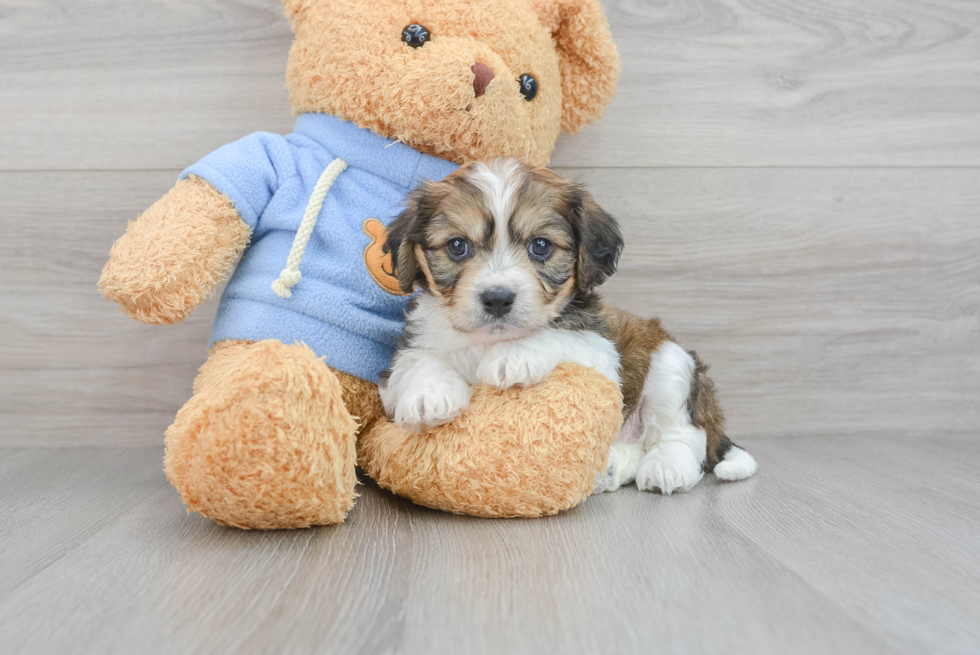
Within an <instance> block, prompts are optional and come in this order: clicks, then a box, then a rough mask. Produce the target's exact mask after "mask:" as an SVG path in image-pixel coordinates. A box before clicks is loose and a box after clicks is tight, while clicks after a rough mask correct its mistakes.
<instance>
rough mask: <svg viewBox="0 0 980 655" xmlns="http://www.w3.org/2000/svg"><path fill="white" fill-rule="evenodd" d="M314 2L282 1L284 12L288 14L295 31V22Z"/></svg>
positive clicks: (299, 0) (306, 0) (307, 0)
mask: <svg viewBox="0 0 980 655" xmlns="http://www.w3.org/2000/svg"><path fill="white" fill-rule="evenodd" d="M313 2H314V0H282V10H283V11H284V12H286V18H288V19H289V24H290V25H292V26H293V28H294V29H295V22H294V21H295V20H296V19H297V18H298V17H300V15H301V14H302V13H303V12H304V11H305V10H306V9H308V8H309V6H310V5H311V4H313Z"/></svg>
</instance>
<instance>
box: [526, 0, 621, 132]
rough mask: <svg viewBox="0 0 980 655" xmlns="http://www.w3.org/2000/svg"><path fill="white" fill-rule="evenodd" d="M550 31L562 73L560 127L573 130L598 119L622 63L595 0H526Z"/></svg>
mask: <svg viewBox="0 0 980 655" xmlns="http://www.w3.org/2000/svg"><path fill="white" fill-rule="evenodd" d="M531 7H532V8H533V9H534V12H535V13H536V14H537V15H538V20H540V21H541V23H542V24H543V25H544V26H545V27H546V28H548V29H549V30H551V36H552V38H553V39H554V40H555V46H556V47H557V48H558V67H559V70H560V72H561V94H562V114H561V130H562V132H568V133H570V134H577V133H578V132H580V131H581V130H582V128H584V127H585V126H586V125H588V124H589V123H592V122H594V121H597V120H599V119H600V118H601V117H602V114H603V113H604V112H605V110H606V107H607V106H608V105H609V103H610V102H611V101H612V98H613V95H614V94H615V93H616V85H617V84H618V83H619V73H620V71H621V69H622V65H621V63H620V61H619V52H618V51H617V50H616V44H615V43H614V42H613V39H612V34H611V33H610V32H609V23H608V21H607V20H606V15H605V14H603V13H602V7H601V6H600V5H599V2H598V0H531Z"/></svg>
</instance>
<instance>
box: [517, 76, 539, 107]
mask: <svg viewBox="0 0 980 655" xmlns="http://www.w3.org/2000/svg"><path fill="white" fill-rule="evenodd" d="M520 82H521V95H522V96H524V99H525V100H527V101H528V102H530V101H532V100H534V96H536V95H538V81H537V80H536V79H534V77H533V76H531V75H528V74H527V73H524V74H523V75H521V80H520Z"/></svg>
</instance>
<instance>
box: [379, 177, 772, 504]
mask: <svg viewBox="0 0 980 655" xmlns="http://www.w3.org/2000/svg"><path fill="white" fill-rule="evenodd" d="M406 207H407V209H405V211H404V212H402V214H401V215H400V216H399V217H398V218H397V219H396V220H395V221H394V222H393V223H392V224H391V228H390V230H389V232H388V239H387V242H386V244H385V252H387V253H390V254H391V256H392V263H393V265H394V267H395V270H396V273H397V276H398V281H399V285H400V286H401V288H402V290H403V291H405V292H410V291H411V290H412V289H415V288H418V289H419V290H420V291H421V293H420V294H419V295H418V296H417V298H416V299H415V300H414V302H413V304H412V305H410V308H409V311H408V315H407V325H406V328H405V335H404V337H403V340H402V343H401V344H400V346H399V349H398V352H397V354H396V355H395V358H394V360H393V361H392V366H391V369H390V370H389V371H387V372H386V374H384V375H383V376H382V385H381V399H382V401H383V403H384V406H385V410H386V411H387V413H388V416H389V417H390V418H392V419H393V420H394V421H395V422H396V423H398V424H399V425H400V426H402V427H403V428H405V429H407V430H411V431H415V430H423V429H426V428H430V427H433V426H437V425H441V424H443V423H447V422H449V421H451V420H452V419H453V418H455V417H456V416H458V415H459V414H460V413H462V412H463V411H464V410H465V409H466V408H467V406H468V405H469V402H470V396H471V394H472V389H473V385H476V384H479V383H483V384H488V385H492V386H494V387H498V388H507V387H511V386H513V385H518V384H519V385H531V384H536V383H538V382H541V381H542V380H544V379H545V378H547V377H548V375H549V374H550V373H551V371H552V370H553V369H554V368H555V366H557V365H558V364H559V363H560V362H575V363H577V364H581V365H583V366H588V367H593V368H595V369H596V370H597V371H599V372H600V373H602V374H603V375H605V376H606V377H608V378H610V379H612V380H614V381H616V382H617V383H620V384H621V387H622V391H623V400H624V414H625V420H624V424H623V428H622V431H621V433H620V435H619V439H618V440H617V442H616V443H615V444H614V445H613V446H612V449H611V451H610V453H609V460H608V466H607V469H606V471H605V472H604V473H602V472H600V473H599V474H598V475H597V478H596V487H595V489H596V491H597V492H599V491H612V490H615V489H617V488H619V487H620V486H622V485H624V484H627V483H629V482H633V481H634V480H635V482H636V485H637V486H638V487H639V488H640V489H642V490H648V491H653V490H659V491H660V492H661V493H664V494H670V493H672V492H674V491H687V490H689V489H691V488H692V487H693V486H694V485H695V484H697V482H698V481H699V480H700V479H701V476H702V475H703V472H704V471H714V473H715V475H716V476H717V477H719V478H721V479H724V480H738V479H742V478H747V477H749V476H751V475H752V474H753V473H754V472H755V470H756V463H755V460H754V459H753V458H752V456H751V455H750V454H749V453H748V452H746V451H745V450H743V449H741V448H739V447H737V446H735V445H734V444H733V443H732V442H731V441H730V440H729V439H728V437H726V436H725V433H724V417H723V415H722V412H721V408H720V407H719V406H718V403H717V401H716V399H715V392H714V385H713V384H712V382H711V380H709V379H708V377H707V375H706V371H707V367H706V366H705V365H704V364H703V363H702V362H701V361H700V360H699V359H698V357H697V355H695V354H694V353H693V352H692V353H688V352H687V351H685V350H684V349H683V348H681V347H680V346H679V345H677V344H676V343H675V342H674V341H673V340H672V339H671V338H670V335H668V334H667V333H666V332H665V331H664V330H663V329H662V328H661V327H660V323H659V321H657V320H656V319H654V320H644V319H641V318H638V317H636V316H633V315H631V314H629V313H627V312H625V311H622V310H619V309H616V308H613V307H607V306H604V305H603V304H602V302H601V301H600V299H599V297H598V296H597V295H596V294H595V291H594V290H595V288H596V287H598V286H599V285H600V284H602V283H603V282H604V281H605V280H606V279H607V278H608V277H609V276H610V275H612V274H613V273H614V272H615V271H616V265H617V262H618V260H619V255H620V252H621V251H622V248H623V237H622V234H621V233H620V229H619V225H618V224H617V222H616V220H615V219H614V218H613V217H612V216H610V215H609V214H607V213H606V212H605V211H603V210H602V209H601V208H600V207H599V206H598V205H597V204H596V203H595V201H594V200H593V199H592V197H591V196H590V195H589V194H588V193H587V192H586V191H585V190H584V189H583V188H582V187H581V186H579V185H577V184H574V183H571V182H568V181H565V180H563V179H562V178H560V177H558V176H557V175H556V174H554V173H552V172H551V171H549V170H547V169H544V168H529V167H527V166H525V165H523V164H521V163H519V162H517V161H516V160H511V159H497V160H494V161H491V162H476V163H471V164H467V165H464V166H462V167H461V168H460V169H459V170H457V171H456V172H455V173H453V174H452V175H450V176H449V177H447V178H446V179H445V180H443V181H442V182H436V183H431V182H427V183H424V184H422V185H421V186H420V187H418V188H417V189H416V190H415V191H414V192H413V193H412V194H411V195H410V196H409V198H408V200H407V203H406Z"/></svg>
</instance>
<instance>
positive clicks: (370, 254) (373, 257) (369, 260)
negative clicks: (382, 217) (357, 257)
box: [361, 218, 409, 296]
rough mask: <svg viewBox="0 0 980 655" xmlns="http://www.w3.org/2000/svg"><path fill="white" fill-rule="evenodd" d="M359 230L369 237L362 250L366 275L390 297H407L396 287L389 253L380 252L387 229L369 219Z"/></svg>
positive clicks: (395, 278) (380, 223)
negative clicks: (368, 274)
mask: <svg viewBox="0 0 980 655" xmlns="http://www.w3.org/2000/svg"><path fill="white" fill-rule="evenodd" d="M361 229H363V230H364V234H366V235H368V236H369V237H371V243H369V244H368V245H367V248H365V249H364V264H365V265H366V266H367V270H368V273H370V274H371V277H372V278H373V279H374V281H375V282H376V283H377V284H378V286H379V287H381V288H382V289H384V290H385V291H387V292H388V293H390V294H391V295H393V296H407V295H409V294H407V293H405V292H403V291H402V290H401V289H400V288H399V287H398V278H397V277H395V267H394V266H392V264H391V253H388V254H387V255H386V254H385V253H384V251H383V250H382V246H384V243H385V239H386V238H387V236H388V229H387V228H385V226H384V223H382V222H381V221H379V220H378V219H376V218H369V219H367V220H365V221H364V224H363V225H362V226H361Z"/></svg>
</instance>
